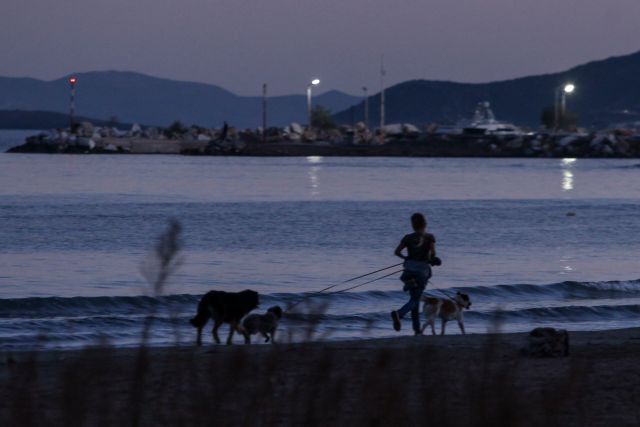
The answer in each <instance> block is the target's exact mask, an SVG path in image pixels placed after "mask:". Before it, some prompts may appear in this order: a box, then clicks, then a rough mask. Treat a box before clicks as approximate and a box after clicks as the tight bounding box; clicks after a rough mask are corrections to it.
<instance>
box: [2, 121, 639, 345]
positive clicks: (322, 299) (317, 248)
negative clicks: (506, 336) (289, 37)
mask: <svg viewBox="0 0 640 427" xmlns="http://www.w3.org/2000/svg"><path fill="white" fill-rule="evenodd" d="M26 134H28V132H22V133H20V132H16V131H11V132H5V131H3V132H0V146H2V147H3V148H7V147H8V146H10V145H12V144H14V143H20V140H21V139H22V138H24V136H25V135H26ZM639 178H640V160H596V159H577V160H576V159H464V158H463V159H441V158H437V159H431V158H415V159H412V158H332V157H297V158H251V157H187V156H153V155H148V156H135V155H129V156H127V155H95V156H94V155H41V154H0V348H3V349H26V348H32V347H34V346H44V347H47V348H74V347H78V346H84V345H92V344H95V343H97V342H98V341H100V340H107V341H109V342H111V343H112V344H114V345H118V346H127V345H134V344H136V343H137V342H138V341H139V338H140V331H141V328H142V325H143V323H145V319H150V320H151V321H152V322H153V327H152V331H153V334H152V337H151V342H152V344H154V345H167V344H172V343H174V342H176V341H178V342H182V343H187V342H192V341H193V340H194V331H193V330H192V328H191V326H190V325H189V324H188V319H189V318H190V317H192V316H193V315H194V313H195V308H196V304H197V301H198V298H199V296H201V295H202V294H203V293H205V292H206V291H208V290H212V289H220V290H227V291H236V290H242V289H254V290H256V291H258V292H260V294H261V306H260V309H259V310H266V308H268V307H269V306H271V305H276V304H279V305H281V306H283V307H285V306H287V305H288V304H292V303H295V302H298V301H300V300H301V299H302V298H303V297H307V298H306V299H305V300H304V301H305V303H304V304H300V305H298V306H297V309H298V311H300V312H301V313H300V312H299V313H291V314H290V315H288V316H286V317H285V318H284V319H283V321H282V324H281V331H280V334H281V338H282V339H283V340H284V339H288V338H289V337H290V336H293V337H294V338H295V335H292V334H298V335H297V336H300V333H301V331H308V330H313V332H314V334H315V335H314V336H317V337H323V338H325V339H346V338H363V337H382V336H392V335H397V333H396V332H394V331H393V330H392V327H391V321H390V317H389V312H390V311H391V310H392V309H396V308H399V307H400V305H402V304H403V303H404V302H405V300H406V299H407V295H406V294H404V293H403V292H402V290H401V288H402V284H401V282H400V281H399V280H398V276H399V274H396V275H392V276H390V277H388V278H385V279H382V280H379V281H376V282H373V283H371V284H368V285H365V286H362V287H359V288H357V289H354V290H352V291H349V292H344V293H337V294H326V295H314V294H312V293H313V292H314V291H316V290H318V289H322V288H324V287H327V286H329V285H331V284H335V283H339V282H342V281H344V280H347V279H349V278H351V277H354V276H358V275H361V274H363V273H367V272H369V271H373V270H376V269H379V268H383V267H386V266H390V265H393V264H396V263H398V262H399V260H398V259H397V258H394V256H393V250H394V249H395V246H396V245H397V244H398V242H399V241H400V239H401V238H402V236H403V235H404V234H405V233H408V232H410V231H411V230H410V226H409V217H410V215H411V214H412V213H413V212H417V211H419V212H424V213H425V214H426V215H427V217H428V220H429V228H430V231H431V232H432V233H434V234H435V236H436V239H437V250H438V255H439V256H440V257H441V258H442V260H443V265H442V266H440V267H436V268H434V276H433V278H432V281H431V283H430V285H429V287H428V290H427V292H428V293H430V294H432V295H434V296H443V294H442V293H440V292H439V291H438V290H437V289H444V291H445V293H446V294H447V295H451V294H453V293H455V292H456V291H457V290H460V291H463V292H465V293H467V294H469V296H470V298H471V300H472V301H473V306H472V310H470V311H469V312H467V314H466V328H467V331H468V332H472V333H483V332H486V331H488V330H495V329H499V330H502V331H525V330H529V329H531V328H533V327H535V326H540V325H549V326H555V327H564V328H568V329H570V330H585V329H588V330H590V329H608V328H620V327H630V326H640V280H638V279H639V278H640V271H639V270H640V263H639V262H638V255H639V254H640V239H638V236H640V179H639ZM170 219H176V220H178V221H179V222H180V223H181V224H182V228H183V233H182V236H181V239H182V242H183V250H182V253H181V257H182V259H183V262H182V264H181V266H180V268H179V269H178V271H177V272H176V273H175V274H174V275H173V276H172V277H171V278H170V280H169V282H168V283H167V286H166V289H165V290H164V295H163V296H162V297H161V298H152V297H151V296H150V295H151V292H150V289H149V286H148V284H147V283H146V282H145V280H144V277H143V275H142V274H141V266H142V264H143V262H144V261H145V259H148V257H149V254H150V252H151V250H152V248H153V245H154V243H155V241H156V238H157V236H158V235H159V234H160V233H161V232H162V231H163V230H164V229H165V228H166V226H167V223H168V221H169V220H170ZM394 271H396V270H395V269H389V270H386V271H384V272H382V273H380V274H378V275H374V276H371V277H367V278H364V279H362V280H359V281H354V282H350V283H348V284H345V285H342V286H338V287H336V288H333V289H332V291H333V290H336V291H338V290H341V289H344V288H346V287H348V286H350V285H351V286H353V285H357V284H359V283H363V282H364V281H365V280H368V279H373V278H375V277H380V276H382V275H384V274H387V273H392V272H394ZM447 332H448V333H459V331H458V329H457V325H455V322H454V323H451V324H450V325H449V326H448V331H447ZM409 333H410V323H409V322H408V321H406V322H405V324H404V330H403V331H402V332H401V334H409ZM208 338H210V337H209V336H206V339H208ZM238 340H239V341H240V339H238Z"/></svg>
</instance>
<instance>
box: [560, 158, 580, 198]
mask: <svg viewBox="0 0 640 427" xmlns="http://www.w3.org/2000/svg"><path fill="white" fill-rule="evenodd" d="M576 160H577V159H572V158H566V159H562V160H561V165H562V190H563V191H571V190H573V172H572V171H571V167H572V166H573V164H574V163H575V162H576Z"/></svg>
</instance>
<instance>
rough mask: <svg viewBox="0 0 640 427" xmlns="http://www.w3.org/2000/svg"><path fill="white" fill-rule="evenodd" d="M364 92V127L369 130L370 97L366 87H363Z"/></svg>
mask: <svg viewBox="0 0 640 427" xmlns="http://www.w3.org/2000/svg"><path fill="white" fill-rule="evenodd" d="M362 92H363V93H364V125H365V126H366V128H367V129H369V97H368V96H367V87H366V86H362Z"/></svg>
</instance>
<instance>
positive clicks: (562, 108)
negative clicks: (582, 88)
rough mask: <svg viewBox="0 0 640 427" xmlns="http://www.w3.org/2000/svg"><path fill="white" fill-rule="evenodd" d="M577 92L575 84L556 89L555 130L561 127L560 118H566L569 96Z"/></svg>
mask: <svg viewBox="0 0 640 427" xmlns="http://www.w3.org/2000/svg"><path fill="white" fill-rule="evenodd" d="M575 90H576V85H574V84H573V83H567V84H565V85H564V86H560V87H557V88H556V96H555V102H554V111H555V128H556V130H557V129H558V126H559V125H560V118H561V117H562V118H563V119H564V118H565V115H566V113H567V95H571V94H572V93H573V92H575Z"/></svg>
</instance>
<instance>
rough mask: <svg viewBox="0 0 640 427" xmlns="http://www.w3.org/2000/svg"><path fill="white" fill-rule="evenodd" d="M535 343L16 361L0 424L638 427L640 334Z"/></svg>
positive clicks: (482, 337)
mask: <svg viewBox="0 0 640 427" xmlns="http://www.w3.org/2000/svg"><path fill="white" fill-rule="evenodd" d="M525 342H526V334H475V335H465V336H462V335H450V336H444V337H440V336H435V337H434V336H425V337H418V338H415V337H411V336H403V337H396V338H381V339H368V340H356V341H333V342H310V343H300V344H290V345H289V344H279V345H256V346H244V345H235V346H225V345H218V346H215V345H208V346H203V347H199V348H197V347H178V348H176V347H162V348H147V349H140V348H137V349H136V348H129V349H113V348H104V349H100V348H96V349H89V350H84V351H73V352H65V351H57V352H56V351H45V352H42V353H23V354H17V353H16V354H15V355H14V356H13V357H14V359H13V361H11V362H7V361H6V357H4V358H3V359H4V362H3V364H2V365H0V381H1V382H2V383H3V385H6V386H5V387H2V390H3V391H2V392H0V393H2V394H1V396H2V399H0V415H2V416H3V418H4V419H7V420H13V421H15V420H18V419H19V417H20V416H22V415H21V412H20V411H19V410H20V407H29V408H31V407H38V408H39V413H38V417H40V418H41V421H40V423H41V424H42V425H44V424H48V425H51V424H54V425H55V424H58V423H57V422H56V421H59V420H65V419H66V420H69V419H82V420H85V423H86V424H89V425H90V424H93V423H95V422H96V421H99V420H100V421H104V424H105V425H115V424H118V423H122V422H127V421H128V422H130V420H131V419H132V418H139V421H140V423H139V424H140V425H157V424H163V425H175V423H177V422H181V423H182V424H184V425H191V424H193V423H195V422H199V421H202V420H205V419H209V420H224V424H227V425H238V424H244V425H273V424H278V425H302V424H306V425H320V424H322V425H327V423H329V424H331V423H340V424H344V423H352V424H354V425H362V424H366V425H371V423H375V424H378V425H386V424H389V423H392V422H403V423H410V424H413V425H416V423H419V422H422V423H424V421H425V420H429V423H430V424H431V423H432V422H433V423H436V424H437V423H441V424H442V425H461V426H462V425H527V426H528V425H531V426H534V425H541V424H544V423H549V422H551V423H552V424H558V425H568V426H585V425H589V426H599V425H602V426H606V425H611V423H618V424H621V425H632V424H635V423H637V422H638V420H639V415H638V411H637V409H636V408H637V405H638V403H640V395H639V394H638V393H636V392H634V390H635V389H636V388H637V385H638V381H640V368H638V367H637V354H638V351H640V328H629V329H618V330H610V331H598V332H588V331H585V332H572V333H570V343H571V344H570V354H569V356H568V357H562V358H532V357H528V356H523V355H522V354H521V352H520V349H521V347H522V346H523V345H524V343H525ZM30 355H31V356H34V357H29V356H30ZM165 405H169V406H168V407H166V406H165ZM14 424H15V423H14ZM33 425H40V424H38V423H35V424H33Z"/></svg>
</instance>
